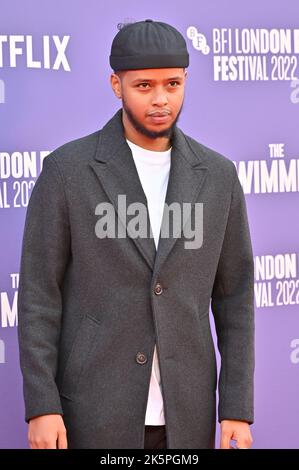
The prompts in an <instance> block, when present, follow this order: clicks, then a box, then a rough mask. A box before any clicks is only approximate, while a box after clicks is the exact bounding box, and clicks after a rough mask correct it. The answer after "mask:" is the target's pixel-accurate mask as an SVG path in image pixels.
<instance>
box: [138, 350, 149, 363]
mask: <svg viewBox="0 0 299 470" xmlns="http://www.w3.org/2000/svg"><path fill="white" fill-rule="evenodd" d="M136 362H137V363H138V364H145V363H146V362H147V357H146V355H145V354H143V353H141V352H139V353H137V354H136Z"/></svg>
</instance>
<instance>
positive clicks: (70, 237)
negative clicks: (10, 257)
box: [18, 20, 254, 449]
mask: <svg viewBox="0 0 299 470" xmlns="http://www.w3.org/2000/svg"><path fill="white" fill-rule="evenodd" d="M110 65H111V67H112V69H113V73H112V74H111V85H112V88H113V91H114V93H115V95H116V96H117V97H118V98H119V99H121V100H122V104H123V106H122V108H120V109H119V110H118V111H117V112H116V114H115V115H114V116H113V117H112V118H111V119H110V121H109V122H108V123H107V124H106V125H105V126H104V127H103V129H101V130H100V131H97V132H95V133H93V134H91V135H89V136H87V137H84V138H81V139H77V140H75V141H73V142H69V143H67V144H65V145H63V146H62V147H60V148H58V149H57V150H55V151H54V152H52V154H51V155H49V156H48V157H47V158H46V159H45V161H44V166H43V170H42V173H41V175H40V176H39V178H38V180H37V182H36V185H35V187H34V189H33V192H32V195H31V199H30V203H29V206H28V211H27V217H26V224H25V231H24V240H23V251H22V260H21V273H20V287H19V302H18V308H19V342H20V358H21V367H22V372H23V376H24V397H25V405H26V421H27V422H29V442H30V446H31V447H32V448H56V447H58V448H66V447H67V446H68V447H70V448H106V449H115V448H156V449H158V448H169V449H179V448H181V449H191V448H195V449H199V448H213V447H214V446H215V425H216V409H215V405H216V385H217V374H216V361H215V351H214V345H213V341H212V336H211V331H210V323H209V306H210V303H211V308H212V312H213V315H214V318H215V324H216V331H217V342H218V347H219V350H220V353H221V370H220V378H219V409H218V420H219V422H220V423H221V448H230V446H231V443H230V440H231V439H233V440H235V441H236V445H237V447H239V448H248V447H250V446H251V442H252V439H251V433H250V426H249V425H250V424H251V423H252V422H253V372H254V316H253V257H252V248H251V242H250V234H249V228H248V221H247V214H246V206H245V200H244V194H243V191H242V188H241V186H240V183H239V180H238V176H237V173H236V170H235V167H234V165H233V163H232V162H231V161H230V160H228V159H227V158H225V157H223V156H222V155H220V154H218V153H216V152H215V151H213V150H211V149H209V148H207V147H205V146H203V145H201V144H200V143H198V142H196V141H195V140H194V139H192V138H191V137H189V136H187V135H185V134H184V133H183V132H182V131H181V130H180V129H179V128H178V127H177V125H176V123H177V120H178V117H179V114H180V111H181V109H182V105H183V99H184V88H185V82H186V77H187V72H186V68H187V67H188V65H189V55H188V52H187V48H186V43H185V40H184V38H183V36H182V35H181V34H180V33H179V32H178V31H177V30H176V29H175V28H173V27H172V26H170V25H168V24H166V23H162V22H155V21H153V20H145V21H140V22H136V23H132V24H129V25H126V26H124V27H123V28H122V29H120V31H119V32H118V34H117V35H116V36H115V38H114V40H113V43H112V49H111V55H110ZM164 203H165V205H164ZM170 207H173V208H174V212H173V218H172V219H171V218H170V217H168V215H169V212H168V211H167V208H170ZM143 209H145V212H144V211H143ZM181 209H182V212H181ZM136 212H137V215H138V214H139V213H140V214H141V216H142V214H143V217H140V218H139V219H138V223H136V217H137V216H136ZM144 214H145V215H144ZM200 214H201V215H202V217H198V215H200ZM99 216H101V217H99ZM181 216H182V217H181ZM180 217H181V218H180ZM171 220H172V221H171ZM140 221H141V222H140ZM198 221H201V222H202V223H200V224H198ZM191 222H192V226H194V224H195V230H194V231H193V235H194V237H193V238H194V240H192V241H190V238H191V237H190V236H189V234H190V230H191V228H190V227H191V225H190V223H191ZM138 224H139V225H142V227H141V229H144V226H145V225H147V228H148V227H149V228H150V230H149V231H146V230H145V231H144V232H143V234H142V231H141V232H140V231H139V232H138V230H139V229H140V227H139V226H138ZM137 226H138V227H137ZM188 227H189V232H188V230H187V228H188ZM174 228H176V231H175V230H173V229H174ZM178 228H179V230H177V229H178ZM136 232H137V233H138V234H139V235H138V236H136ZM145 232H146V233H145ZM140 233H141V235H140ZM144 233H145V235H144ZM188 243H189V245H188Z"/></svg>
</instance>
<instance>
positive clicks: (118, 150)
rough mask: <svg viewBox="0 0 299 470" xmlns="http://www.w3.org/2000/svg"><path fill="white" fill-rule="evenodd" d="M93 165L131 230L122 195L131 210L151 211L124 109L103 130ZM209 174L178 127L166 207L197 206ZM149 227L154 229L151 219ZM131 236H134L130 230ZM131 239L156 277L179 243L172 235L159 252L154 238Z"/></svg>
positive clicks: (162, 244)
mask: <svg viewBox="0 0 299 470" xmlns="http://www.w3.org/2000/svg"><path fill="white" fill-rule="evenodd" d="M90 165H91V167H92V168H93V170H94V171H95V173H96V175H97V177H98V179H99V180H100V183H101V185H102V187H103V189H104V191H105V192H106V194H107V196H108V197H109V199H110V201H111V202H112V203H113V205H114V208H115V210H116V212H117V213H118V217H119V218H120V219H121V222H122V223H123V224H124V226H125V227H127V221H126V219H125V218H123V216H122V214H121V213H120V211H119V212H118V210H117V209H118V195H119V194H125V195H126V204H127V207H128V205H129V204H132V203H135V202H141V203H143V204H144V206H146V207H147V200H146V196H145V194H144V191H143V188H142V185H141V183H140V180H139V176H138V172H137V169H136V166H135V163H134V159H133V156H132V152H131V149H130V147H129V145H128V144H127V141H126V139H125V135H124V128H123V123H122V108H120V109H119V110H118V111H117V112H116V113H115V115H114V116H113V117H112V118H111V119H110V120H109V121H108V122H107V123H106V125H105V126H104V127H103V128H102V129H101V131H100V133H99V141H98V145H97V150H96V153H95V156H94V161H92V162H91V163H90ZM206 173H207V167H206V166H204V165H203V160H202V156H201V155H200V152H199V151H196V152H195V151H194V150H193V148H191V146H190V144H189V143H188V142H187V140H186V137H185V135H184V133H183V132H182V131H181V130H180V129H179V128H178V127H176V126H175V128H174V133H173V137H172V150H171V168H170V174H169V182H168V187H167V193H166V198H165V203H166V204H167V205H170V204H171V203H173V202H177V203H179V204H180V206H181V207H182V203H184V202H189V203H193V202H195V200H196V199H197V196H198V194H199V191H200V189H201V187H202V185H203V183H204V180H205V177H206ZM163 221H164V222H165V217H164V216H163V220H162V224H163ZM147 225H148V227H150V221H149V217H148V215H147ZM170 232H171V231H170ZM127 233H128V235H129V236H131V235H130V231H129V229H128V227H127ZM131 238H132V240H133V242H134V243H135V244H136V247H137V249H138V250H139V252H140V254H141V255H142V256H143V258H144V259H145V261H146V262H147V264H148V266H149V267H150V268H151V269H152V271H153V275H155V274H156V273H158V272H159V270H160V268H161V266H162V264H163V263H164V261H165V260H166V258H167V256H168V255H169V253H170V251H171V250H172V248H173V245H174V244H175V242H176V239H177V238H176V237H175V236H174V235H173V234H172V233H170V236H169V238H160V240H159V244H158V250H157V251H156V247H155V242H154V239H153V238H151V237H147V238H134V237H131Z"/></svg>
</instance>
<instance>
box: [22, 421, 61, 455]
mask: <svg viewBox="0 0 299 470" xmlns="http://www.w3.org/2000/svg"><path fill="white" fill-rule="evenodd" d="M28 441H29V445H30V448H31V449H67V438H66V429H65V426H64V422H63V419H62V416H61V415H57V414H55V415H43V416H37V417H36V418H32V419H31V420H30V421H29V428H28Z"/></svg>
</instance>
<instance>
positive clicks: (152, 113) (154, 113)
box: [149, 110, 170, 116]
mask: <svg viewBox="0 0 299 470" xmlns="http://www.w3.org/2000/svg"><path fill="white" fill-rule="evenodd" d="M169 114H170V112H169V111H166V110H165V111H152V112H151V113H149V116H168V115H169Z"/></svg>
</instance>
